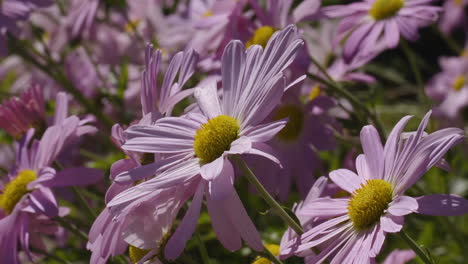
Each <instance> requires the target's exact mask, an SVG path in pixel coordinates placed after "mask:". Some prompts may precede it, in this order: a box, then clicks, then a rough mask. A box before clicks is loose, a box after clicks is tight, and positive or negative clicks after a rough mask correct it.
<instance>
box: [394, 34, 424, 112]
mask: <svg viewBox="0 0 468 264" xmlns="http://www.w3.org/2000/svg"><path fill="white" fill-rule="evenodd" d="M400 46H401V48H402V50H403V52H404V53H405V56H406V58H407V59H408V62H409V64H410V67H411V71H412V72H413V74H414V77H415V79H416V83H417V85H418V88H419V92H418V96H419V100H420V101H421V102H423V103H424V104H425V105H428V104H429V102H428V100H427V98H426V94H425V91H424V80H423V78H422V74H421V71H420V70H419V67H418V65H417V63H416V57H415V56H414V53H413V51H412V50H411V49H410V47H409V45H408V42H406V40H404V39H403V38H402V39H401V41H400Z"/></svg>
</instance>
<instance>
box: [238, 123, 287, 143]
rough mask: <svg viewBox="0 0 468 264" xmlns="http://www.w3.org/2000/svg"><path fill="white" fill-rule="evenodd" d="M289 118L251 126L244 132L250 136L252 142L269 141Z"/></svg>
mask: <svg viewBox="0 0 468 264" xmlns="http://www.w3.org/2000/svg"><path fill="white" fill-rule="evenodd" d="M287 122H288V120H280V121H274V122H271V123H266V124H262V125H258V126H254V127H249V128H247V129H245V131H243V132H242V134H243V135H245V136H248V137H249V138H250V140H252V142H267V141H269V140H270V139H272V138H273V137H274V136H275V135H276V134H278V132H280V131H281V129H283V128H284V127H285V126H286V124H287Z"/></svg>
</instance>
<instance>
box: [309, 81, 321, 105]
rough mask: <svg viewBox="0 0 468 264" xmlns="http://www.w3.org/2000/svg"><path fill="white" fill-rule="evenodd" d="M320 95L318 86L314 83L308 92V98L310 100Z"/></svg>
mask: <svg viewBox="0 0 468 264" xmlns="http://www.w3.org/2000/svg"><path fill="white" fill-rule="evenodd" d="M319 95H320V86H319V85H318V84H316V85H315V86H314V87H312V90H311V91H310V93H309V100H310V101H312V100H314V99H315V98H317V96H319Z"/></svg>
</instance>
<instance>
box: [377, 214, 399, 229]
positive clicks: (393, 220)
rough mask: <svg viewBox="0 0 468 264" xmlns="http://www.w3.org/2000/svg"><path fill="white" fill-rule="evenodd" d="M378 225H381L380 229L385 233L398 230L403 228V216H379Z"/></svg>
mask: <svg viewBox="0 0 468 264" xmlns="http://www.w3.org/2000/svg"><path fill="white" fill-rule="evenodd" d="M380 225H381V226H382V230H383V231H385V232H387V233H396V232H400V230H401V229H402V228H403V217H402V216H392V215H384V216H382V217H380Z"/></svg>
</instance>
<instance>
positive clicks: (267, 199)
mask: <svg viewBox="0 0 468 264" xmlns="http://www.w3.org/2000/svg"><path fill="white" fill-rule="evenodd" d="M231 157H232V160H233V161H234V162H235V163H236V164H237V166H239V167H240V168H241V170H242V171H243V172H244V175H245V177H247V180H248V181H249V182H250V183H251V184H252V185H253V186H254V187H255V189H256V190H257V192H258V193H259V194H260V196H261V197H262V198H263V200H265V202H266V203H267V204H268V205H269V206H270V207H271V209H272V210H273V212H274V213H275V214H276V215H278V216H279V217H280V218H281V219H282V220H283V221H284V222H285V223H286V224H287V225H288V226H290V227H291V228H292V229H293V230H294V232H296V233H297V234H298V235H302V234H303V233H304V230H303V229H302V227H301V225H300V224H299V223H297V222H296V221H294V219H293V218H292V217H291V216H289V214H288V213H287V212H286V211H285V210H284V209H283V207H281V205H280V204H278V203H277V202H276V201H275V199H273V197H271V195H270V194H269V193H268V191H267V190H266V189H265V187H263V185H262V184H261V183H260V181H259V180H258V179H257V177H256V176H255V174H254V173H253V172H252V171H251V170H250V168H249V167H248V166H247V164H246V163H245V162H244V160H242V159H241V158H240V156H239V155H232V156H231Z"/></svg>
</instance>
